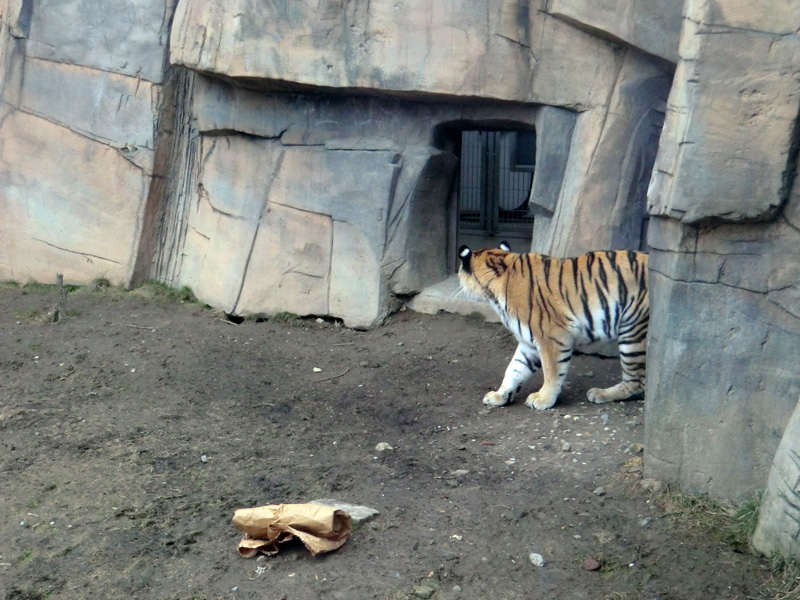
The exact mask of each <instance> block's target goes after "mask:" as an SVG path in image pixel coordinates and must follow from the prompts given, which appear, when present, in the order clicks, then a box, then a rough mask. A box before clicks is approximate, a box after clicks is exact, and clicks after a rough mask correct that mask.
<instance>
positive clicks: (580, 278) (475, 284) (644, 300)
mask: <svg viewBox="0 0 800 600" xmlns="http://www.w3.org/2000/svg"><path fill="white" fill-rule="evenodd" d="M458 254H459V257H460V258H461V265H460V267H459V270H458V275H459V278H460V280H461V288H462V289H463V290H464V292H465V293H466V294H467V295H469V296H472V297H473V298H475V299H476V300H487V301H488V302H489V304H491V305H492V307H493V308H494V310H495V312H497V314H498V315H500V318H501V319H502V321H503V324H504V325H505V326H506V328H507V329H508V330H509V331H511V333H513V334H514V336H515V337H516V338H517V341H518V342H519V345H518V346H517V351H516V352H515V353H514V357H513V358H512V359H511V362H510V363H509V365H508V368H507V369H506V373H505V377H503V383H502V384H501V385H500V388H499V389H498V390H497V391H495V392H489V393H488V394H486V396H484V398H483V403H484V404H486V405H488V406H503V405H504V404H506V403H508V402H511V401H512V400H513V399H514V395H515V394H516V393H517V392H518V391H519V390H520V388H521V387H522V384H523V383H524V382H525V381H526V380H527V379H528V378H529V377H530V376H531V375H533V373H535V372H536V370H537V369H539V368H541V369H542V372H543V376H544V383H543V385H542V388H541V389H540V390H539V391H538V392H535V393H533V394H530V395H529V396H528V399H527V400H526V401H525V404H526V406H529V407H530V408H537V409H539V410H544V409H547V408H550V407H551V406H553V405H554V404H555V402H556V399H557V398H558V394H559V393H560V392H561V386H562V385H563V383H564V379H565V378H566V375H567V370H568V369H569V362H570V359H571V358H572V352H573V349H574V347H575V345H576V344H585V343H589V342H594V341H596V340H614V339H616V340H619V352H620V362H621V363H622V381H621V382H620V383H618V384H616V385H614V386H612V387H610V388H607V389H600V388H592V389H590V390H589V392H588V393H587V396H588V398H589V401H590V402H594V403H595V404H603V403H605V402H612V401H614V400H624V399H626V398H630V397H631V396H634V395H638V394H641V393H643V392H644V386H645V375H646V367H645V357H646V351H647V325H648V320H649V317H650V302H649V298H648V293H647V283H648V274H647V254H645V253H643V252H630V251H619V252H589V253H588V254H584V255H583V256H579V257H577V258H551V257H549V256H545V255H543V254H515V253H513V252H511V251H510V248H509V247H508V244H506V243H505V242H503V243H502V244H500V248H499V249H496V248H489V249H485V250H477V251H475V252H472V251H471V250H470V249H469V248H468V247H467V246H462V247H461V248H460V249H459V253H458Z"/></svg>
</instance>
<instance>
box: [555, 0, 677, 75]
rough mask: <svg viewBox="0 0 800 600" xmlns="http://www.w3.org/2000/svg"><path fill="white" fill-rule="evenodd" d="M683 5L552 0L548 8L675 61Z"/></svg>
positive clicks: (647, 0) (624, 0)
mask: <svg viewBox="0 0 800 600" xmlns="http://www.w3.org/2000/svg"><path fill="white" fill-rule="evenodd" d="M682 7H683V2H665V1H664V0H644V1H639V2H631V0H604V1H602V2H598V1H597V0H551V2H549V3H548V6H547V10H548V11H549V12H550V13H551V14H553V15H555V16H557V17H559V18H562V19H566V20H568V21H569V22H571V23H575V24H576V26H578V27H582V28H586V29H587V30H589V31H603V32H604V33H605V34H606V35H611V36H614V37H616V38H619V39H620V40H622V41H624V42H626V43H628V44H630V45H631V46H635V47H637V48H641V49H642V50H644V51H645V52H648V53H649V54H654V55H656V56H660V57H661V58H664V59H666V60H668V61H670V62H673V63H674V62H677V61H678V39H679V33H680V30H681V8H682ZM665 34H667V35H665Z"/></svg>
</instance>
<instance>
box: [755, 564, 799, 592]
mask: <svg viewBox="0 0 800 600" xmlns="http://www.w3.org/2000/svg"><path fill="white" fill-rule="evenodd" d="M770 571H771V572H772V576H771V578H770V581H769V582H768V583H767V584H766V585H764V587H763V588H762V589H761V590H759V592H758V593H759V595H758V596H753V597H752V598H751V600H797V599H798V598H800V561H798V560H797V559H794V558H786V557H783V556H780V555H778V554H776V555H773V556H772V557H770Z"/></svg>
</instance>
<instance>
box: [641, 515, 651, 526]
mask: <svg viewBox="0 0 800 600" xmlns="http://www.w3.org/2000/svg"><path fill="white" fill-rule="evenodd" d="M652 522H653V517H645V518H644V519H642V520H641V521H639V526H640V527H647V526H648V525H650V523H652Z"/></svg>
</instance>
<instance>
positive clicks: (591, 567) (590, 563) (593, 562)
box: [581, 556, 603, 571]
mask: <svg viewBox="0 0 800 600" xmlns="http://www.w3.org/2000/svg"><path fill="white" fill-rule="evenodd" d="M602 566H603V565H602V564H601V563H600V561H599V560H597V559H596V558H594V557H591V556H590V557H589V558H587V559H586V560H585V561H583V564H582V565H581V568H582V569H583V570H584V571H598V570H600V567H602Z"/></svg>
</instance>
